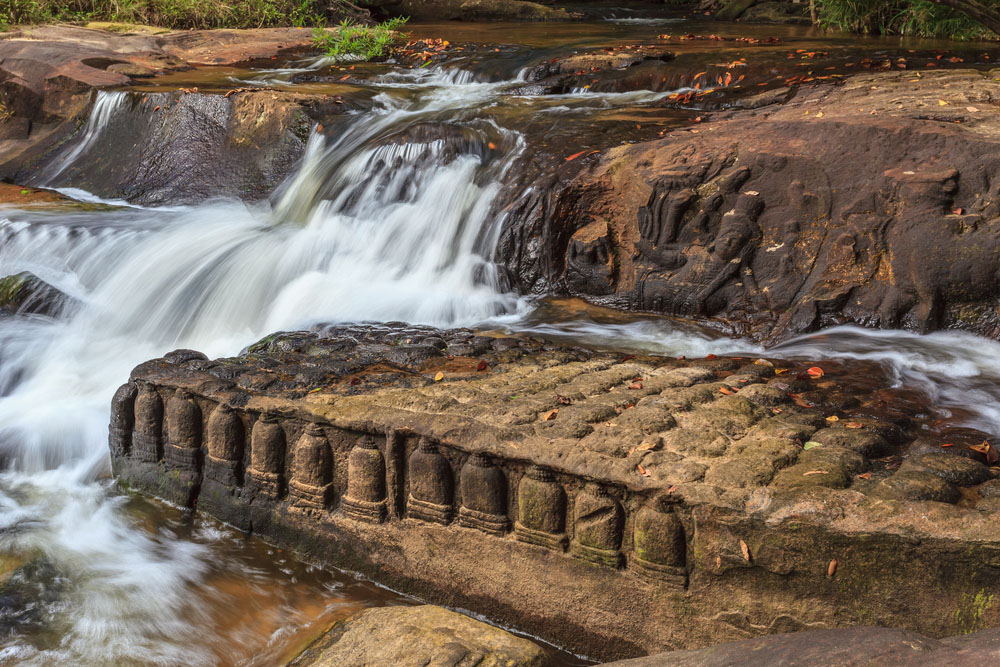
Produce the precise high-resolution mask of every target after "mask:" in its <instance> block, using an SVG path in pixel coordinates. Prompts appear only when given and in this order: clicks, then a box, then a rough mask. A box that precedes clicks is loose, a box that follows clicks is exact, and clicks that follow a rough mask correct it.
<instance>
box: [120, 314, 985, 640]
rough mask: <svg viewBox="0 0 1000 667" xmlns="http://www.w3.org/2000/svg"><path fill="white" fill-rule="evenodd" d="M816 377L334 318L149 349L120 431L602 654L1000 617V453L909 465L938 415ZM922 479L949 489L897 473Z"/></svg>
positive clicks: (397, 570)
mask: <svg viewBox="0 0 1000 667" xmlns="http://www.w3.org/2000/svg"><path fill="white" fill-rule="evenodd" d="M802 370H803V371H804V370H805V367H804V366H803V367H802ZM815 375H816V374H815V373H814V374H813V375H810V374H808V373H806V372H799V369H798V368H797V367H792V368H789V367H788V366H787V365H785V364H782V363H781V362H769V361H767V360H760V361H754V360H751V359H736V358H711V359H703V360H695V361H688V360H677V359H670V358H662V357H632V356H630V355H626V356H623V355H621V354H615V353H611V352H603V351H597V350H589V349H583V348H573V347H559V346H554V345H549V344H547V343H545V342H544V341H539V340H533V339H524V338H495V337H488V336H482V335H477V334H476V333H475V332H472V331H468V330H453V331H438V330H434V329H429V328H423V327H408V326H406V325H401V324H400V325H386V326H366V327H362V326H358V327H325V328H324V327H319V328H317V330H316V331H313V332H299V333H284V334H276V335H274V336H271V337H269V338H267V339H264V340H263V341H261V342H260V343H258V344H255V345H253V346H251V347H250V348H248V350H247V351H246V352H245V353H244V354H243V355H242V356H240V357H237V358H233V359H220V360H217V361H209V360H207V359H206V358H205V357H204V355H201V354H199V353H197V352H192V351H190V350H179V351H177V352H174V353H171V354H169V355H167V356H166V357H164V358H163V359H158V360H153V361H150V362H147V363H145V364H142V365H141V366H139V367H137V368H136V369H135V371H134V372H133V374H132V378H131V380H130V381H129V382H128V383H126V384H125V385H123V386H122V387H121V388H120V389H119V391H118V392H117V394H116V395H115V398H114V402H113V405H112V423H111V432H110V433H111V435H110V444H111V451H112V460H113V466H114V471H115V474H116V476H117V477H118V478H119V479H120V480H121V481H122V482H123V483H125V484H127V485H131V486H133V487H135V488H137V489H139V490H142V491H144V492H147V493H152V494H154V495H157V496H160V497H163V498H166V499H168V500H171V501H173V502H176V503H178V504H181V505H183V506H188V507H197V508H198V510H200V511H203V512H207V513H209V514H212V515H214V516H216V517H218V518H220V519H222V520H224V521H227V522H229V523H231V524H233V525H235V526H238V527H240V528H242V529H245V530H252V531H254V532H256V533H258V534H260V535H263V536H265V537H266V538H268V539H271V540H274V541H276V542H279V543H281V544H283V545H286V546H289V547H292V548H295V549H297V550H299V551H301V552H303V553H305V554H307V555H308V556H311V557H314V558H317V559H321V560H325V561H327V562H331V563H334V564H336V565H339V566H341V567H347V568H350V569H354V570H358V571H361V572H366V573H368V574H370V575H371V576H373V577H375V578H376V579H377V580H379V581H382V582H384V583H386V584H388V585H391V586H393V587H396V588H399V589H402V590H405V591H408V592H411V593H414V594H416V595H419V596H421V597H422V598H424V599H427V600H430V601H433V602H436V603H439V604H445V605H451V606H460V607H462V608H466V609H472V610H474V611H477V612H480V613H483V614H486V615H487V616H489V617H490V618H491V619H493V620H496V621H499V622H502V623H505V624H509V625H512V626H515V627H519V628H521V629H525V630H527V631H530V632H532V633H535V634H538V635H540V636H543V637H546V638H548V639H551V640H554V641H556V642H558V643H559V644H561V645H563V646H567V647H569V648H571V649H573V650H575V651H578V652H581V653H585V654H588V655H592V656H595V657H599V658H605V659H608V658H613V657H625V656H635V655H642V654H648V653H653V652H656V651H662V650H665V649H668V648H684V647H696V646H703V645H707V644H714V643H718V642H721V641H727V640H731V639H733V638H734V637H752V636H757V635H763V634H773V633H781V632H788V631H792V630H803V629H820V628H832V627H837V626H844V625H859V624H876V625H889V626H893V625H894V626H899V627H904V628H908V629H912V630H917V631H921V632H925V633H928V634H938V635H945V634H955V633H958V632H962V631H964V630H967V629H968V628H966V627H964V625H968V623H969V622H974V623H979V622H983V623H987V624H988V623H993V622H995V615H996V613H997V612H996V610H994V609H993V608H992V607H991V606H986V607H985V608H982V609H980V610H979V611H978V612H974V613H973V612H972V611H969V610H970V609H971V608H972V607H973V606H975V600H977V599H983V596H989V595H992V594H993V593H994V592H995V591H996V589H997V584H996V581H997V577H996V574H997V570H998V569H1000V540H998V539H997V538H996V532H995V523H996V520H997V516H996V511H995V509H994V507H993V506H992V505H991V504H990V502H989V500H990V498H989V497H987V496H989V495H990V493H991V492H990V491H989V490H988V489H986V487H987V486H988V485H989V484H990V483H991V482H992V479H990V480H988V481H986V482H985V483H983V484H982V487H983V488H984V492H983V496H984V498H985V499H984V500H983V501H982V503H981V505H980V504H977V503H976V501H975V499H976V497H977V488H978V486H979V484H980V483H981V482H980V481H979V480H986V478H987V477H988V478H992V477H993V476H994V471H992V470H990V469H989V468H987V467H986V466H985V465H983V464H982V463H978V462H976V461H975V460H972V459H971V458H970V459H966V458H965V457H960V456H958V455H957V454H955V453H940V456H950V457H953V459H959V458H962V461H961V462H960V463H958V462H953V459H949V460H943V461H942V460H939V459H936V458H934V457H930V456H925V457H920V458H915V459H914V460H913V462H912V463H909V464H907V465H906V469H904V468H903V467H901V466H899V460H900V456H901V455H902V453H903V452H905V451H907V447H908V443H909V442H910V441H911V440H913V438H914V436H915V435H916V433H918V432H923V431H925V429H923V427H922V426H921V425H920V424H919V423H918V422H917V421H915V420H914V418H912V416H910V415H907V414H905V413H903V412H902V411H897V412H894V411H893V410H892V409H891V408H887V407H884V406H885V401H884V400H882V399H881V398H880V395H879V393H878V390H877V389H876V390H875V393H874V394H873V396H874V398H871V397H869V396H868V395H867V393H866V392H870V391H872V388H873V387H877V385H878V383H877V382H875V381H873V380H871V378H868V379H866V385H865V387H867V389H865V390H856V389H849V388H847V387H845V386H842V383H841V382H840V381H838V380H835V379H831V378H833V377H834V375H833V374H832V373H831V374H828V375H827V376H825V377H815ZM885 382H886V384H887V383H888V382H889V379H888V378H886V379H885ZM880 406H883V407H880ZM923 437H924V438H925V440H926V438H927V437H928V436H923ZM947 449H948V451H951V450H952V449H955V448H954V447H949V448H947ZM938 450H939V452H945V448H941V447H940V446H939V447H938ZM886 454H888V455H889V458H885V456H886ZM968 454H969V455H970V456H972V455H974V452H972V451H970V452H968ZM879 457H882V458H879ZM949 462H952V463H951V464H949ZM914 476H920V477H921V478H922V479H923V478H926V479H925V480H924V483H930V484H931V485H932V486H934V487H935V488H937V489H938V491H937V492H935V494H931V495H920V494H912V493H899V494H895V493H885V492H884V490H885V487H886V486H890V487H893V488H900V487H903V486H905V485H906V484H907V483H909V482H908V480H909V479H910V478H912V477H914ZM929 480H933V482H932V483H931V482H930V481H929ZM942 489H943V490H947V491H948V492H947V493H940V491H941V490H942ZM956 502H957V504H953V503H956ZM944 563H947V564H948V565H947V567H943V564H944ZM887 591H892V594H891V595H890V594H887ZM977 596H979V597H978V598H977ZM980 606H982V605H980ZM970 613H972V614H973V616H974V617H975V618H976V619H978V620H975V621H969V620H968V619H967V618H966V617H967V616H968V614H970ZM963 619H964V620H963Z"/></svg>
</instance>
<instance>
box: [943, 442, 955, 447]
mask: <svg viewBox="0 0 1000 667" xmlns="http://www.w3.org/2000/svg"><path fill="white" fill-rule="evenodd" d="M941 446H942V447H954V446H955V445H953V444H952V443H950V442H946V443H944V444H943V445H941Z"/></svg>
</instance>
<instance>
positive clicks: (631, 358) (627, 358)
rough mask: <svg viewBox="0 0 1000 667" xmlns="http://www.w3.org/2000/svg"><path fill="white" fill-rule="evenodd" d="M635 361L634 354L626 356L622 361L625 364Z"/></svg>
mask: <svg viewBox="0 0 1000 667" xmlns="http://www.w3.org/2000/svg"><path fill="white" fill-rule="evenodd" d="M633 359H635V355H634V354H626V355H625V356H624V357H622V361H623V362H625V361H632V360H633Z"/></svg>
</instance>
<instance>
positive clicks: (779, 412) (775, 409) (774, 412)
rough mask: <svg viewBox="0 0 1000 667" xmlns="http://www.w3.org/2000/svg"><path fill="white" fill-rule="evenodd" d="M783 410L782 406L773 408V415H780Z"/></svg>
mask: <svg viewBox="0 0 1000 667" xmlns="http://www.w3.org/2000/svg"><path fill="white" fill-rule="evenodd" d="M782 412H784V410H782V409H781V408H771V414H772V415H780V414H781V413H782Z"/></svg>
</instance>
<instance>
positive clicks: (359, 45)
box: [313, 17, 409, 60]
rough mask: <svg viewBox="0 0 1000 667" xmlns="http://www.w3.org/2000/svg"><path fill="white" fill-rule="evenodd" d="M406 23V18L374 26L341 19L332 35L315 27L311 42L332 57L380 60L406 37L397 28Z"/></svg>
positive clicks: (394, 19)
mask: <svg viewBox="0 0 1000 667" xmlns="http://www.w3.org/2000/svg"><path fill="white" fill-rule="evenodd" d="M407 21H409V18H407V17H396V18H393V19H389V20H388V21H383V22H382V23H379V24H377V25H373V26H365V25H359V24H357V23H354V22H352V21H351V20H350V19H344V20H343V21H342V22H341V23H340V25H338V26H337V28H336V31H334V32H330V31H326V30H323V29H321V28H317V29H316V31H315V33H314V34H313V43H314V44H315V45H316V46H318V47H319V48H320V49H322V50H323V51H325V52H326V53H327V55H330V56H333V57H334V58H343V57H345V56H356V57H360V58H364V59H365V60H371V59H372V58H380V57H382V56H385V55H388V54H389V52H390V51H391V50H392V47H393V45H394V44H396V43H397V42H398V41H399V40H400V39H402V38H403V37H405V35H404V34H403V33H401V32H399V29H400V28H402V27H403V26H404V25H406V22H407Z"/></svg>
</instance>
